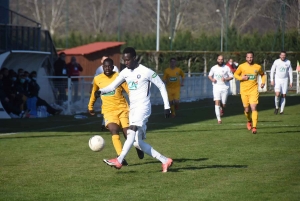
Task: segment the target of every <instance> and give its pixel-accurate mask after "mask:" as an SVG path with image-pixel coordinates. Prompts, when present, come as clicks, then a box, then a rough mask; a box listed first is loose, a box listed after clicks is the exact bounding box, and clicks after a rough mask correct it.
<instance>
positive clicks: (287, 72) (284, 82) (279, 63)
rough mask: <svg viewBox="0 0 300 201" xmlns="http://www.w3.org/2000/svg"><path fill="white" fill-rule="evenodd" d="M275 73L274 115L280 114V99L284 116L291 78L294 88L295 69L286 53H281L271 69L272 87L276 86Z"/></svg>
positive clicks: (281, 111) (291, 84) (281, 112)
mask: <svg viewBox="0 0 300 201" xmlns="http://www.w3.org/2000/svg"><path fill="white" fill-rule="evenodd" d="M274 72H275V87H274V91H275V111H274V114H278V108H279V99H280V94H281V102H280V114H283V110H284V106H285V102H286V101H285V97H286V93H287V89H288V78H290V88H292V86H293V69H292V66H291V62H290V60H288V59H286V52H285V51H281V52H280V55H279V59H276V60H275V61H274V63H273V65H272V68H271V74H270V77H271V85H272V86H274Z"/></svg>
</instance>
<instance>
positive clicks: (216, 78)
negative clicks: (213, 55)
mask: <svg viewBox="0 0 300 201" xmlns="http://www.w3.org/2000/svg"><path fill="white" fill-rule="evenodd" d="M208 78H209V79H210V80H211V82H212V85H213V96H214V101H215V113H216V117H217V119H218V124H221V123H222V120H221V116H222V115H223V113H224V108H225V107H226V101H227V96H228V89H229V81H230V80H232V79H233V74H232V72H231V70H230V68H229V67H228V66H226V65H225V64H224V57H223V56H222V55H219V56H218V58H217V64H216V65H214V66H213V67H212V68H211V69H210V71H209V74H208ZM221 102H222V107H221Z"/></svg>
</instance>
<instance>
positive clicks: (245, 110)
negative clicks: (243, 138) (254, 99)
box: [241, 94, 252, 130]
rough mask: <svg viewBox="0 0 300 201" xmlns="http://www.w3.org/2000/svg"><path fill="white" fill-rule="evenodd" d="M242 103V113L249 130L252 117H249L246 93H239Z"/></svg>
mask: <svg viewBox="0 0 300 201" xmlns="http://www.w3.org/2000/svg"><path fill="white" fill-rule="evenodd" d="M241 99H242V103H243V106H244V114H245V116H246V119H247V129H248V130H251V128H252V118H251V111H250V108H249V105H250V104H249V96H248V94H241Z"/></svg>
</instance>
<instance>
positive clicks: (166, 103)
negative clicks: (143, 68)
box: [147, 69, 170, 109]
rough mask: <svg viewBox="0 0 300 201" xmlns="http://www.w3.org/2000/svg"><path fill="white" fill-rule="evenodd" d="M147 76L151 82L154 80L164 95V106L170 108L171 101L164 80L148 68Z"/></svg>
mask: <svg viewBox="0 0 300 201" xmlns="http://www.w3.org/2000/svg"><path fill="white" fill-rule="evenodd" d="M147 77H148V79H149V81H150V82H152V83H153V84H154V85H155V86H157V88H158V89H159V91H160V94H161V96H162V99H163V101H164V108H165V109H170V103H169V99H168V93H167V90H166V86H165V84H164V82H163V81H162V80H161V79H160V77H159V76H158V75H157V74H156V73H155V72H154V71H153V70H151V69H148V72H147Z"/></svg>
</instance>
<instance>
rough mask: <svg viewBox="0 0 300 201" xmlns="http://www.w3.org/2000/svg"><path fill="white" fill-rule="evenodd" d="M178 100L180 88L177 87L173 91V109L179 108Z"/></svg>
mask: <svg viewBox="0 0 300 201" xmlns="http://www.w3.org/2000/svg"><path fill="white" fill-rule="evenodd" d="M179 100H180V88H178V89H176V90H175V91H174V104H175V110H178V109H179Z"/></svg>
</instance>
